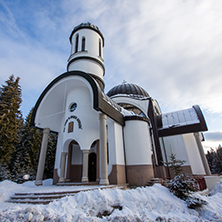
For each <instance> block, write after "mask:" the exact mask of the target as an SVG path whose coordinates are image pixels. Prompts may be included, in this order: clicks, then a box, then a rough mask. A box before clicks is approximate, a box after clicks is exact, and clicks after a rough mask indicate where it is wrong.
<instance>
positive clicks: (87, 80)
mask: <svg viewBox="0 0 222 222" xmlns="http://www.w3.org/2000/svg"><path fill="white" fill-rule="evenodd" d="M69 40H70V44H71V54H70V56H69V58H68V64H67V72H65V73H63V74H61V75H59V76H58V77H57V78H55V79H54V80H53V81H52V82H51V83H50V84H49V85H48V86H47V87H46V88H45V90H44V91H43V92H42V94H41V95H40V97H39V99H38V101H37V102H36V105H35V107H34V111H33V116H32V125H33V126H35V127H38V128H41V129H43V139H42V146H41V152H40V159H39V165H38V171H37V176H36V185H41V184H42V179H43V170H44V162H45V156H46V149H47V141H48V134H49V132H50V131H54V132H57V133H58V141H57V149H56V157H55V167H54V178H53V181H54V184H61V183H63V184H64V183H74V182H76V183H83V184H85V183H88V182H95V183H98V184H102V185H108V184H130V185H144V184H146V183H147V182H148V181H149V180H150V179H151V178H154V177H157V178H166V177H170V176H172V175H170V174H171V173H172V172H170V170H169V169H168V168H167V166H166V164H165V162H167V161H169V156H170V155H171V153H173V154H176V157H177V159H180V160H185V161H186V162H185V164H184V166H183V171H184V172H186V173H189V174H194V175H210V170H209V166H208V163H207V161H206V158H205V155H204V152H203V147H202V144H201V141H202V139H203V138H202V133H201V132H202V131H206V130H207V126H206V122H205V120H204V116H203V114H202V112H201V109H200V107H199V106H198V105H195V106H192V107H190V108H189V109H184V110H179V111H175V112H171V113H162V112H161V109H160V107H159V105H158V102H157V101H156V100H155V99H153V98H152V97H151V96H150V95H149V94H148V93H147V91H146V90H145V89H143V88H141V87H140V86H138V85H135V84H131V83H126V82H124V83H122V84H120V85H117V86H114V87H113V88H112V89H110V90H109V91H108V93H105V92H104V86H105V83H104V81H103V76H104V74H105V67H104V64H103V62H104V61H103V47H104V37H103V35H102V33H101V31H100V30H99V28H98V27H96V26H94V25H92V24H91V23H82V24H80V25H78V26H76V27H75V28H74V29H73V31H72V33H71V35H70V39H69Z"/></svg>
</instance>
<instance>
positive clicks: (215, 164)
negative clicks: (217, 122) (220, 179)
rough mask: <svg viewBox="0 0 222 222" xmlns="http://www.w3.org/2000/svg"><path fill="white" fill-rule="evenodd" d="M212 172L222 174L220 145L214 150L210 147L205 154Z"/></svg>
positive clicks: (221, 148) (221, 150)
mask: <svg viewBox="0 0 222 222" xmlns="http://www.w3.org/2000/svg"><path fill="white" fill-rule="evenodd" d="M206 157H207V160H208V163H209V167H210V170H211V172H212V174H222V147H221V145H219V146H218V148H217V149H216V150H213V149H212V148H211V150H210V151H207V154H206Z"/></svg>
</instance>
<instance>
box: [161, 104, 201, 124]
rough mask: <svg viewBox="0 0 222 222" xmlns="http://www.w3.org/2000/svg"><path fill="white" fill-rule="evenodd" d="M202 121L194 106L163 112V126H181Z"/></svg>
mask: <svg viewBox="0 0 222 222" xmlns="http://www.w3.org/2000/svg"><path fill="white" fill-rule="evenodd" d="M198 123H200V120H199V118H198V116H197V113H196V111H195V109H194V108H190V109H184V110H180V111H176V112H172V113H166V114H162V128H171V127H180V126H186V125H193V124H198Z"/></svg>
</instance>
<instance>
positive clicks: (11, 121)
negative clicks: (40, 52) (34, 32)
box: [0, 75, 57, 183]
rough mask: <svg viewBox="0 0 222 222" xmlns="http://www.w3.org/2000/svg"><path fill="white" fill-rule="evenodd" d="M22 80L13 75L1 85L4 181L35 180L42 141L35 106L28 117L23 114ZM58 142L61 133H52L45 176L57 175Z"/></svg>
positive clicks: (0, 156)
mask: <svg viewBox="0 0 222 222" xmlns="http://www.w3.org/2000/svg"><path fill="white" fill-rule="evenodd" d="M19 81H20V78H19V77H17V78H15V77H14V75H11V76H10V77H9V79H8V80H7V81H5V84H3V85H2V86H1V87H0V181H2V180H5V179H9V180H12V181H14V182H18V183H20V182H24V179H30V180H34V179H35V174H36V171H37V166H38V159H39V153H40V149H41V140H42V130H40V129H37V128H33V127H31V126H30V123H31V116H32V111H33V109H31V110H30V112H29V114H28V116H27V117H26V118H25V119H24V118H23V116H22V114H21V110H20V106H21V103H22V89H21V86H20V84H19ZM56 142H57V135H56V134H55V133H50V136H49V142H48V148H47V157H46V163H45V170H44V177H45V178H52V176H53V169H54V161H55V151H56ZM25 175H26V176H25ZM24 176H25V177H24Z"/></svg>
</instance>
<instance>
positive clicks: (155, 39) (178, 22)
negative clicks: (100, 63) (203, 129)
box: [0, 0, 222, 121]
mask: <svg viewBox="0 0 222 222" xmlns="http://www.w3.org/2000/svg"><path fill="white" fill-rule="evenodd" d="M8 4H9V3H8V2H7V1H1V2H0V7H2V8H3V10H2V12H1V19H0V23H1V24H2V26H1V27H3V26H4V33H3V31H1V33H0V34H2V33H3V34H4V35H1V37H0V40H1V45H0V62H1V76H0V81H1V82H3V81H4V80H6V79H7V77H8V75H10V74H12V73H14V74H15V75H17V73H18V75H20V76H21V78H22V80H21V81H22V84H23V86H22V87H24V88H26V89H27V90H28V89H30V88H31V87H32V88H33V89H35V90H38V89H39V91H42V88H44V86H46V85H47V83H48V82H49V81H51V80H52V79H53V78H54V77H55V76H57V75H58V74H59V73H61V72H63V70H64V71H65V68H66V59H67V58H68V56H69V52H70V50H69V42H68V38H69V34H70V33H71V31H72V29H73V27H74V26H75V25H78V24H79V23H81V22H88V21H89V22H92V23H93V24H95V25H97V26H98V27H99V28H100V30H101V31H102V33H103V34H104V37H105V48H104V59H105V66H106V76H105V82H106V90H108V89H110V88H112V87H113V86H115V85H116V84H120V83H121V82H122V80H123V79H125V80H127V81H128V82H132V83H136V84H138V85H140V86H142V87H143V88H144V89H146V90H147V91H148V93H149V94H150V95H151V96H152V97H154V98H156V99H157V100H158V101H159V103H160V106H161V107H162V109H163V111H164V112H167V111H173V110H177V109H181V108H186V107H191V106H192V105H194V104H199V105H200V106H201V108H202V109H203V110H204V112H206V113H207V114H210V113H222V90H221V85H222V75H221V72H222V65H221V61H220V60H221V57H222V45H221V39H222V30H221V27H222V14H221V7H222V2H220V1H217V0H211V1H209V0H202V1H198V0H187V1H182V0H166V1H162V0H156V1H150V0H140V1H134V0H127V1H124V0H123V1H118V0H113V1H104V0H95V1H91V0H83V1H77V0H74V1H68V0H63V1H60V0H58V1H56V4H54V3H50V2H44V3H42V2H34V3H30V2H29V1H27V2H26V4H25V6H24V7H21V8H19V5H16V4H11V5H10V7H9V6H8ZM23 11H24V12H25V13H22V12H23ZM26 13H29V14H28V15H29V16H30V18H29V19H27V18H26V17H25V16H26V15H25V14H26ZM23 14H24V15H23ZM18 15H20V16H21V15H23V17H22V18H21V17H19V18H18V17H17V16H18ZM25 22H27V24H26V23H25ZM1 24H0V25H1ZM26 26H27V27H26ZM1 27H0V28H1ZM2 30H3V29H2ZM12 33H16V38H15V36H11V35H10V34H12ZM2 50H3V51H2ZM2 64H3V65H2ZM30 82H34V83H35V84H34V85H33V86H30ZM210 121H212V120H210Z"/></svg>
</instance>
